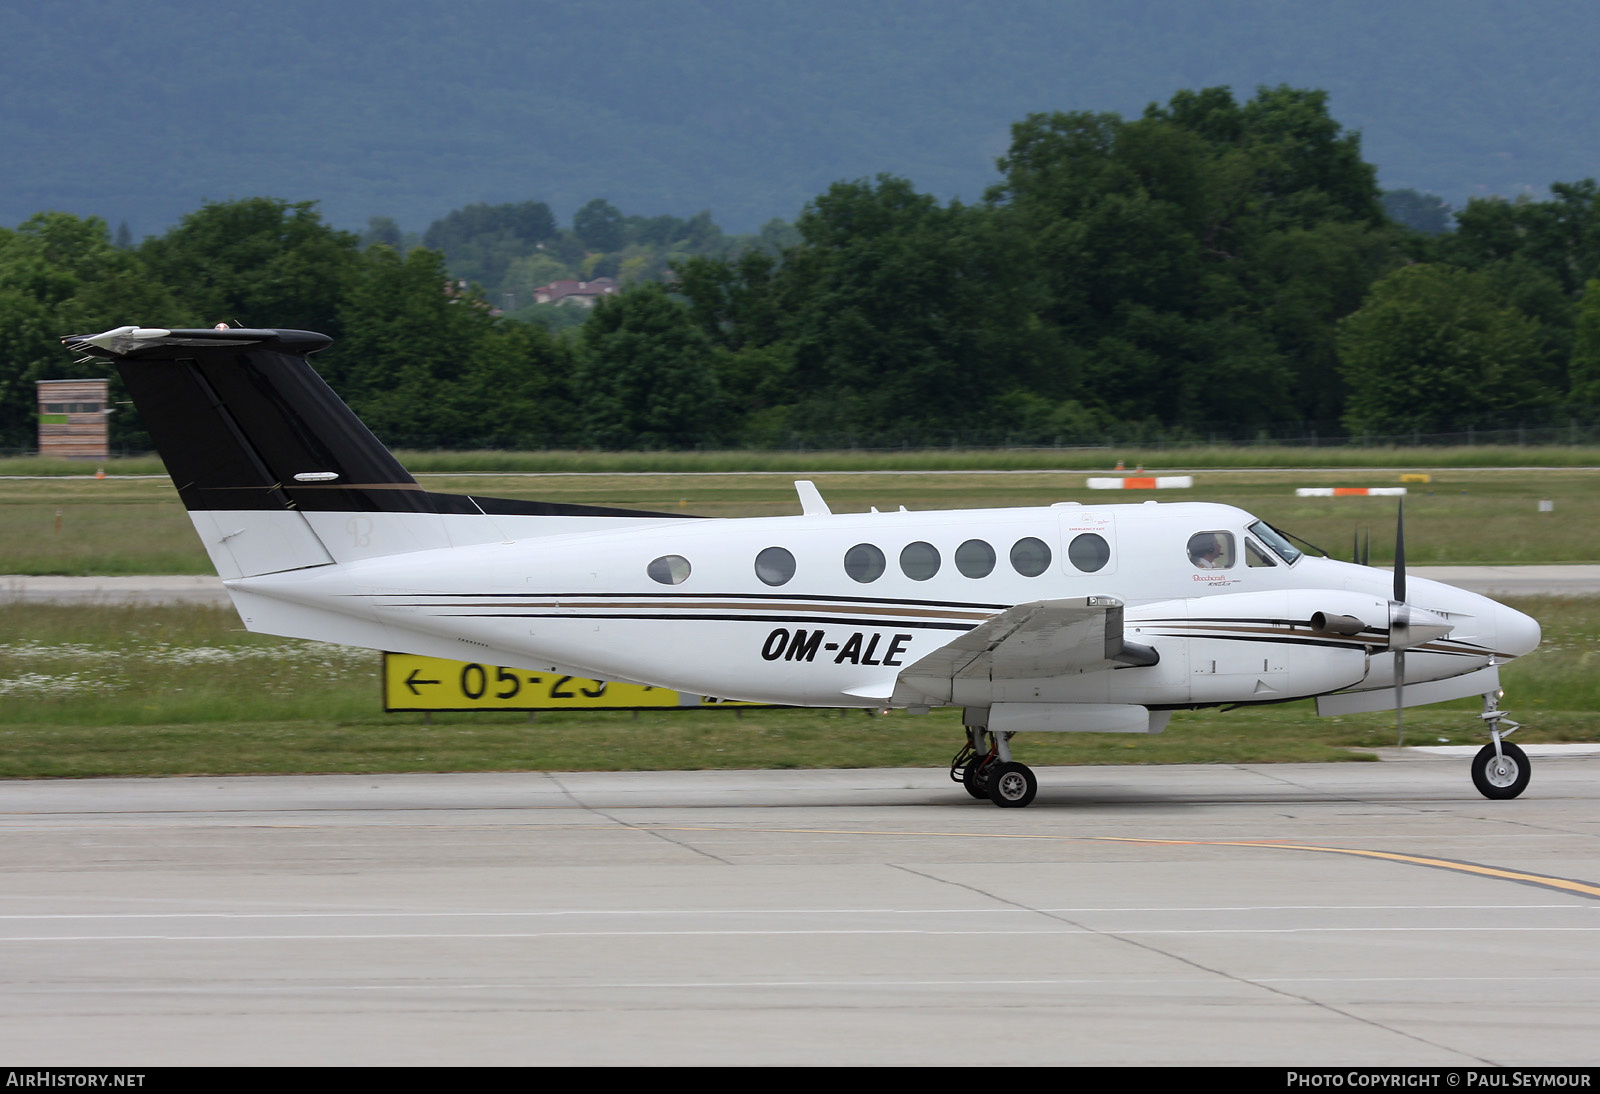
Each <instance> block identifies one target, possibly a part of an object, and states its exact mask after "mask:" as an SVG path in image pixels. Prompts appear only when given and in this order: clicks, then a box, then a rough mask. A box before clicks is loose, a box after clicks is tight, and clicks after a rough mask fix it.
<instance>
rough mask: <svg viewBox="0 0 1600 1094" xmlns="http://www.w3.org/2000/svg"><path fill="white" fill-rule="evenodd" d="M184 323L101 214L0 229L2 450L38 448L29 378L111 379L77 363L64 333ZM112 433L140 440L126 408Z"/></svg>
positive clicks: (36, 219) (47, 216) (42, 217)
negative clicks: (68, 350)
mask: <svg viewBox="0 0 1600 1094" xmlns="http://www.w3.org/2000/svg"><path fill="white" fill-rule="evenodd" d="M186 319H187V315H186V312H185V310H184V309H182V308H181V307H180V306H179V305H177V304H176V303H175V302H174V300H173V298H172V294H171V293H170V292H168V291H167V290H166V288H165V287H163V286H162V285H160V284H159V283H158V282H156V281H155V280H154V279H153V278H152V277H151V276H150V274H149V272H148V271H147V270H146V269H145V267H144V265H143V264H142V263H141V262H140V261H139V259H138V258H137V257H135V256H134V255H133V254H131V253H130V252H128V251H126V250H120V249H118V248H116V247H115V246H113V245H112V242H111V235H110V233H109V232H108V231H107V229H106V225H105V222H104V221H102V220H100V219H99V218H98V217H89V218H86V219H80V218H78V217H75V216H72V215H71V214H68V213H40V214H38V215H37V216H33V217H30V218H28V219H27V220H25V221H24V222H23V223H22V224H20V225H19V226H18V227H17V229H16V231H7V230H5V229H3V228H0V447H8V448H9V447H20V446H26V445H31V444H33V443H34V440H35V438H36V436H37V434H36V430H35V427H34V421H35V419H34V406H35V400H34V386H33V382H34V381H35V380H49V379H62V378H66V377H73V376H102V375H107V374H108V373H106V372H105V371H104V369H105V365H104V363H103V362H101V363H96V364H92V365H76V364H74V363H73V361H72V358H71V357H70V356H69V355H68V354H67V353H66V352H65V351H64V350H62V348H61V338H62V336H63V335H67V334H91V333H96V332H98V331H102V330H108V329H110V328H111V327H117V326H123V325H126V324H130V323H133V324H140V323H145V324H157V323H174V324H182V323H184V322H185V321H186ZM112 397H113V399H114V400H115V399H116V398H117V388H116V386H115V384H114V385H113V395H112ZM111 428H112V438H113V441H114V443H134V444H137V443H140V442H141V436H142V435H141V434H140V431H139V426H138V422H137V420H136V419H135V418H134V417H133V416H132V414H131V412H124V413H119V414H116V415H113V416H112V419H111Z"/></svg>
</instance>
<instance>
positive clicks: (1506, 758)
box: [1472, 741, 1532, 799]
mask: <svg viewBox="0 0 1600 1094" xmlns="http://www.w3.org/2000/svg"><path fill="white" fill-rule="evenodd" d="M1531 774H1532V772H1531V771H1530V770H1529V768H1528V754H1527V753H1526V752H1523V751H1522V749H1520V748H1518V747H1517V746H1516V745H1514V744H1508V743H1507V742H1505V741H1501V742H1500V755H1499V756H1496V755H1495V752H1494V745H1492V744H1491V745H1484V746H1483V747H1482V748H1481V749H1479V750H1478V754H1477V755H1476V756H1474V757H1473V758H1472V785H1473V786H1476V787H1477V788H1478V793H1480V794H1482V795H1483V796H1484V797H1486V798H1496V799H1502V798H1514V797H1516V796H1517V795H1518V794H1520V793H1522V792H1523V791H1524V790H1526V789H1528V776H1529V775H1531Z"/></svg>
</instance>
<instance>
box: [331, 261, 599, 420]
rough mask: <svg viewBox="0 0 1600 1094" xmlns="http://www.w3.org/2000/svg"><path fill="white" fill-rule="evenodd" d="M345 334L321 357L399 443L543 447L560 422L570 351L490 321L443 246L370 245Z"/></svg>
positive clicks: (346, 393)
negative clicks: (461, 285)
mask: <svg viewBox="0 0 1600 1094" xmlns="http://www.w3.org/2000/svg"><path fill="white" fill-rule="evenodd" d="M340 325H341V326H342V327H343V330H344V336H343V338H342V339H341V340H340V341H338V342H336V343H335V344H334V346H333V347H331V348H330V349H328V350H326V351H324V352H323V353H321V354H319V355H318V356H317V357H316V358H314V360H315V362H316V364H317V366H318V368H319V369H320V370H321V371H322V373H323V375H324V376H325V377H326V378H327V379H328V382H329V383H330V384H331V385H333V387H334V389H335V390H337V391H338V392H339V393H340V394H341V395H342V396H343V397H344V399H345V401H346V402H348V403H349V404H350V406H351V408H352V409H353V410H355V411H356V413H357V414H358V415H360V416H361V418H362V420H363V421H365V422H366V423H367V425H368V426H369V427H371V429H372V430H373V432H375V433H377V434H378V436H379V437H381V438H383V439H384V440H385V441H386V442H388V443H390V444H393V445H404V446H412V447H441V448H456V447H461V448H492V447H515V446H522V447H537V446H539V445H541V444H544V443H547V441H546V433H547V432H548V431H549V430H550V429H551V428H552V427H553V426H554V425H555V424H556V422H555V419H556V418H557V416H558V415H557V411H558V409H559V408H558V407H557V406H553V405H552V404H553V403H555V402H559V400H560V392H561V386H562V383H563V380H564V376H565V373H566V371H567V369H568V363H567V359H566V354H565V353H564V352H563V351H562V350H561V349H560V348H559V347H558V346H556V345H555V344H553V343H552V342H551V340H550V338H549V336H548V335H546V334H545V333H544V332H543V331H542V330H539V329H537V328H534V329H529V328H525V327H522V326H519V325H511V324H506V323H503V322H500V321H497V320H495V319H494V318H493V317H492V316H491V315H490V314H489V309H488V306H487V305H486V303H485V302H484V301H483V300H482V299H481V298H480V297H477V296H474V295H472V294H470V293H463V292H461V291H460V290H458V289H457V288H455V286H454V284H453V283H452V281H451V279H450V278H449V276H448V274H447V273H446V271H445V268H444V259H443V256H442V255H440V254H439V253H438V252H436V251H430V250H427V249H426V248H418V249H416V250H414V251H412V252H410V253H409V254H407V255H406V257H405V258H403V259H402V258H401V257H400V256H399V255H397V254H396V253H395V252H394V251H393V250H390V249H389V248H387V247H374V248H372V249H371V250H370V251H368V252H367V254H366V256H365V258H364V263H363V265H362V267H361V268H360V270H359V271H358V274H357V276H356V277H355V278H354V280H353V282H352V284H351V286H350V289H349V292H348V293H347V295H346V297H345V302H344V310H343V312H342V314H341V316H340Z"/></svg>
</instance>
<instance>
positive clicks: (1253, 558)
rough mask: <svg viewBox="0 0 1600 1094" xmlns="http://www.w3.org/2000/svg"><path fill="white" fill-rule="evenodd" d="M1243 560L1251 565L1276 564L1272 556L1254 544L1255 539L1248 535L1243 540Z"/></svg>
mask: <svg viewBox="0 0 1600 1094" xmlns="http://www.w3.org/2000/svg"><path fill="white" fill-rule="evenodd" d="M1244 560H1245V562H1246V563H1248V564H1249V565H1251V566H1276V565H1277V563H1276V562H1274V561H1272V557H1271V556H1270V555H1268V554H1267V552H1266V551H1264V550H1262V549H1261V548H1260V547H1257V546H1256V541H1255V540H1253V539H1251V538H1250V537H1249V536H1246V537H1245V540H1244Z"/></svg>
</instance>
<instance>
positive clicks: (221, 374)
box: [62, 327, 433, 512]
mask: <svg viewBox="0 0 1600 1094" xmlns="http://www.w3.org/2000/svg"><path fill="white" fill-rule="evenodd" d="M62 341H63V342H64V343H65V344H66V345H67V346H68V347H69V348H71V349H75V350H81V351H86V352H88V353H91V354H94V355H96V356H103V357H108V358H110V359H111V361H112V362H113V363H114V364H115V365H116V367H117V371H118V372H119V373H120V374H121V375H122V379H123V382H124V383H125V384H126V385H127V388H128V391H129V393H130V394H131V395H132V396H133V401H134V405H135V406H136V407H138V409H139V416H140V418H141V419H142V420H143V422H144V425H145V428H146V429H147V430H148V431H149V433H150V436H151V439H152V440H154V442H155V445H156V448H157V450H158V451H159V452H160V454H161V459H162V461H163V462H164V463H165V464H166V466H167V471H168V472H169V473H170V474H171V475H172V481H173V483H174V485H176V486H177V488H178V494H179V496H180V497H181V498H182V499H183V503H184V505H185V506H186V507H187V508H188V509H190V510H191V511H193V510H250V509H269V510H281V509H301V510H308V511H322V512H327V511H340V512H352V511H353V512H362V511H373V510H380V511H390V512H393V511H396V510H400V511H413V512H431V511H433V506H432V505H431V504H429V502H428V501H427V499H426V498H425V497H423V496H422V495H423V493H424V492H423V490H422V487H420V486H419V485H418V484H417V480H416V479H414V478H412V476H411V475H410V474H409V473H408V472H407V471H406V469H405V468H403V467H401V466H400V463H399V461H398V460H396V459H395V458H394V456H393V455H391V454H390V453H389V450H388V449H386V448H385V447H384V446H383V445H382V444H381V443H380V442H379V441H378V439H377V438H376V437H374V436H373V435H372V432H371V431H370V430H369V429H367V427H366V426H364V425H362V424H361V420H360V419H359V418H357V417H356V416H355V414H354V412H352V411H351V410H350V408H349V407H348V406H346V405H345V404H344V402H343V401H341V400H340V398H339V397H338V396H337V395H335V394H334V392H333V389H332V388H330V387H328V385H327V383H326V382H324V381H323V379H322V377H321V376H319V375H317V372H316V370H315V369H313V368H312V367H311V364H310V362H309V361H307V359H306V358H307V356H308V355H309V354H312V353H315V352H316V351H317V350H320V349H323V348H324V347H326V346H328V345H329V344H330V342H331V339H329V338H327V337H326V336H324V335H321V334H313V333H311V332H310V331H296V330H248V329H238V328H235V329H218V330H209V329H205V330H165V329H150V328H144V329H141V328H137V327H123V328H120V329H119V330H115V331H108V332H106V333H105V334H101V335H95V336H91V337H75V338H64V339H62ZM374 495H382V496H381V497H375V496H374Z"/></svg>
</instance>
